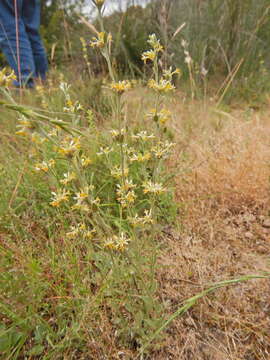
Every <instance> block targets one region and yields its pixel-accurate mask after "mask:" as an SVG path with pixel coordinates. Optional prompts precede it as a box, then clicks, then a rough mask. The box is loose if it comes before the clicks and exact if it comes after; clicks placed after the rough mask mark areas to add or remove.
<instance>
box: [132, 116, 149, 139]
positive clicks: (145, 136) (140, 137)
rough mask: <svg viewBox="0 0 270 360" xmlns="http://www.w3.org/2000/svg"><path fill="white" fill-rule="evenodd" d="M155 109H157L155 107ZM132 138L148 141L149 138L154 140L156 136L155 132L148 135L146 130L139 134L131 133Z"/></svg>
mask: <svg viewBox="0 0 270 360" xmlns="http://www.w3.org/2000/svg"><path fill="white" fill-rule="evenodd" d="M154 111H155V109H154ZM131 138H132V139H133V140H142V141H147V140H152V139H154V138H155V136H154V135H153V134H150V135H148V134H147V132H146V131H141V132H139V133H137V134H134V135H131Z"/></svg>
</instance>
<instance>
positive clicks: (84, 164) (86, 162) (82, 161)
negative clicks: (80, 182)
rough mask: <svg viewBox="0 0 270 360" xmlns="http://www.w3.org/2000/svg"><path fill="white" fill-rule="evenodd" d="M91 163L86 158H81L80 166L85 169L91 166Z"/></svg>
mask: <svg viewBox="0 0 270 360" xmlns="http://www.w3.org/2000/svg"><path fill="white" fill-rule="evenodd" d="M92 163H93V161H92V160H91V159H89V158H88V157H85V156H82V157H81V164H82V167H83V168H87V166H89V165H91V164H92Z"/></svg>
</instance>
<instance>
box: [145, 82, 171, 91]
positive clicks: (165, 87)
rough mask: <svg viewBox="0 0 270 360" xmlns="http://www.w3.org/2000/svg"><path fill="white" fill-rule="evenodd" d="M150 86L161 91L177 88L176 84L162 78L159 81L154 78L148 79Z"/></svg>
mask: <svg viewBox="0 0 270 360" xmlns="http://www.w3.org/2000/svg"><path fill="white" fill-rule="evenodd" d="M148 87H149V88H150V89H153V90H155V91H157V92H160V93H162V92H164V93H167V92H169V91H172V90H174V89H175V86H174V85H173V84H172V83H171V82H170V81H169V80H166V79H160V80H159V82H156V81H155V80H154V79H150V80H149V81H148Z"/></svg>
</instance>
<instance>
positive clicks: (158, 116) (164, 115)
mask: <svg viewBox="0 0 270 360" xmlns="http://www.w3.org/2000/svg"><path fill="white" fill-rule="evenodd" d="M146 117H149V118H152V119H153V120H154V121H156V122H158V123H159V124H160V125H165V124H166V123H167V122H168V121H169V120H170V119H171V117H172V113H171V111H170V110H167V109H161V110H160V111H157V110H156V109H151V110H150V111H149V113H148V114H146Z"/></svg>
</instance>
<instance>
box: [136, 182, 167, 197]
mask: <svg viewBox="0 0 270 360" xmlns="http://www.w3.org/2000/svg"><path fill="white" fill-rule="evenodd" d="M142 186H143V188H144V190H143V192H144V193H145V194H147V193H152V194H157V195H160V194H162V193H164V192H165V191H166V189H165V188H164V187H163V186H162V184H160V183H153V182H152V181H151V180H149V181H147V182H145V183H143V185H142Z"/></svg>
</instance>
